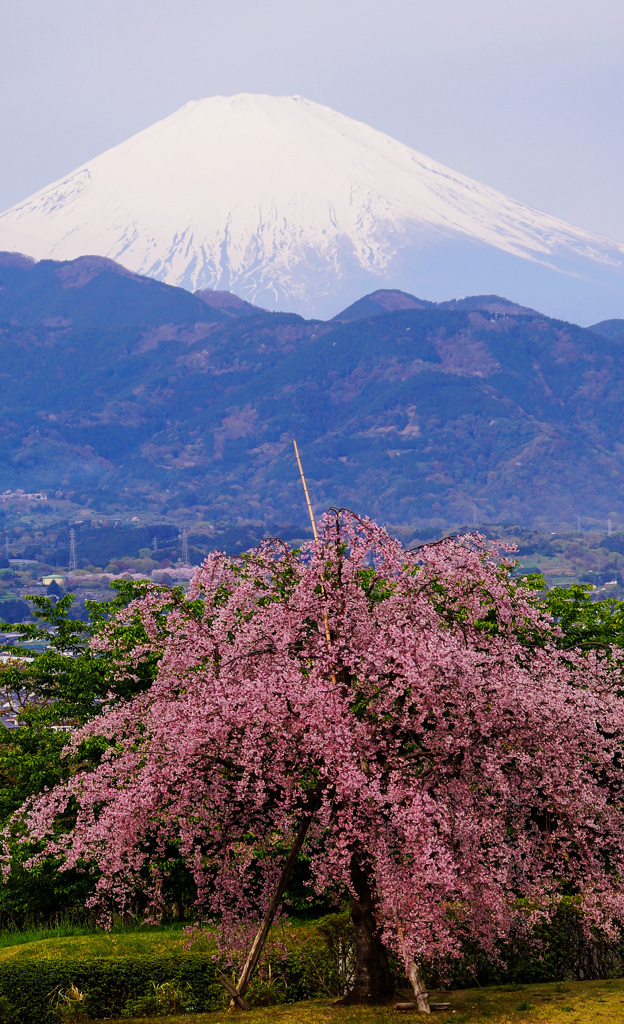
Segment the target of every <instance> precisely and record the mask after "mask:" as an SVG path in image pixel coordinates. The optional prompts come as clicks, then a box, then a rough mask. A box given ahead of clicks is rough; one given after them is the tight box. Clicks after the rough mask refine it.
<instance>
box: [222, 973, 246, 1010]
mask: <svg viewBox="0 0 624 1024" xmlns="http://www.w3.org/2000/svg"><path fill="white" fill-rule="evenodd" d="M219 981H220V982H221V984H222V985H223V987H224V988H226V989H227V990H228V992H229V993H230V995H231V996H232V1002H233V1003H236V1005H237V1006H239V1007H240V1009H241V1010H249V1009H250V1007H249V1003H247V1002H245V1000H244V999H243V997H242V995H241V994H240V992H237V991H236V989H235V988H234V986H233V984H232V982H231V981H230V979H229V978H226V976H225V974H220V975H219Z"/></svg>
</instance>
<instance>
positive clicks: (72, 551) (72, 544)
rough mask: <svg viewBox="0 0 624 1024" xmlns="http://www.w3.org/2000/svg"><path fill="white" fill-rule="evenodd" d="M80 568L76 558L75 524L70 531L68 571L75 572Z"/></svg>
mask: <svg viewBox="0 0 624 1024" xmlns="http://www.w3.org/2000/svg"><path fill="white" fill-rule="evenodd" d="M77 568H78V560H77V558H76V531H75V530H74V528H73V526H72V528H71V530H70V531H69V565H68V567H67V571H68V572H74V570H75V569H77Z"/></svg>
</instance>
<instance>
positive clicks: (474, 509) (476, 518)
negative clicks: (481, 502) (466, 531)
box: [472, 502, 479, 528]
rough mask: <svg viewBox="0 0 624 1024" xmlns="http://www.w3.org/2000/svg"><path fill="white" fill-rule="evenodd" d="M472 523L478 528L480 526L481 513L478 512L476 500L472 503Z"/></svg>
mask: <svg viewBox="0 0 624 1024" xmlns="http://www.w3.org/2000/svg"><path fill="white" fill-rule="evenodd" d="M472 525H473V526H474V527H477V528H478V526H479V514H478V512H477V504H476V502H473V503H472Z"/></svg>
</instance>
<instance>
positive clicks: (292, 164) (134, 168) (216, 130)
mask: <svg viewBox="0 0 624 1024" xmlns="http://www.w3.org/2000/svg"><path fill="white" fill-rule="evenodd" d="M0 249H6V250H10V251H19V252H24V253H27V254H28V255H30V256H33V257H35V258H37V259H42V258H53V259H73V258H75V257H77V256H79V255H83V254H87V253H88V254H98V255H102V256H108V257H110V258H112V259H114V260H117V261H119V262H120V263H122V264H123V265H124V266H126V267H127V268H128V269H130V270H133V271H136V272H139V273H142V274H147V275H150V276H153V277H156V278H159V279H160V280H163V281H166V282H168V283H170V284H177V285H181V286H183V287H185V288H188V289H191V290H196V289H200V288H201V289H205V288H219V289H228V290H232V291H234V292H237V293H238V294H240V295H241V296H243V297H244V298H246V299H249V300H253V301H255V302H258V303H260V304H261V305H265V306H275V305H280V306H282V307H286V308H290V309H297V310H299V311H301V312H306V313H315V314H316V315H323V314H326V313H329V312H335V311H336V309H338V308H340V306H341V304H342V305H344V303H345V301H349V300H350V299H352V298H354V297H356V296H357V295H358V294H361V293H362V291H363V290H370V289H371V286H372V287H375V286H380V285H381V286H383V287H399V288H406V289H407V290H410V291H417V293H418V294H423V295H426V296H427V297H428V298H432V299H435V298H441V297H442V296H448V294H449V292H453V291H454V292H455V293H456V294H462V293H465V292H470V291H472V292H474V291H487V292H493V291H496V292H503V293H504V292H507V293H508V294H510V295H513V297H514V298H517V299H519V300H520V301H523V302H527V303H529V304H531V305H537V306H539V307H540V308H545V309H547V310H548V311H552V312H559V310H558V309H557V308H553V307H554V306H555V307H556V306H557V303H559V305H560V306H562V308H561V314H562V315H563V313H564V312H568V313H569V315H574V312H575V310H574V308H572V309H569V308H568V307H567V306H566V305H565V304H566V303H568V304H569V302H572V303H574V301H576V302H577V305H578V301H579V297H580V301H581V303H582V302H585V304H586V305H587V306H588V308H587V313H586V315H587V316H588V317H592V316H594V306H592V303H594V305H595V303H596V302H598V301H601V302H602V305H600V308H599V309H596V315H599V316H601V317H602V318H604V316H606V315H611V314H613V315H616V314H617V313H619V314H620V315H621V312H622V309H623V308H624V246H623V245H620V244H618V243H615V242H610V241H609V240H607V239H604V238H602V237H600V236H596V235H592V234H590V233H589V232H586V231H583V230H581V229H580V228H575V227H572V226H571V225H568V224H566V223H564V222H563V221H561V220H558V219H557V218H555V217H551V216H549V215H547V214H543V213H539V212H537V211H535V210H532V209H530V208H528V207H526V206H524V205H522V204H521V203H519V202H516V201H514V200H513V199H509V198H507V197H506V196H504V195H502V194H501V193H500V192H497V191H496V190H495V189H492V188H489V187H488V186H486V185H482V184H479V183H478V182H476V181H473V180H471V179H470V178H467V177H465V176H464V175H461V174H458V173H456V172H454V171H451V170H449V169H448V168H447V167H444V166H443V165H442V164H440V163H438V162H436V161H435V160H432V159H431V158H429V157H427V156H424V155H423V154H421V153H419V152H417V151H415V150H413V149H410V148H409V147H408V146H405V145H403V144H402V143H400V142H397V141H396V140H394V139H392V138H390V137H389V136H387V135H384V134H383V133H381V132H379V131H377V130H375V129H374V128H371V127H369V126H368V125H366V124H363V123H361V122H359V121H354V120H352V119H351V118H349V117H346V116H344V115H343V114H340V113H337V112H336V111H335V110H332V109H330V108H329V107H325V106H321V105H320V104H318V103H313V102H311V101H310V100H306V99H304V98H302V97H300V96H291V97H275V96H266V95H251V94H246V93H244V94H241V95H238V96H232V97H224V96H214V97H211V98H209V99H204V100H198V101H192V102H190V103H187V104H186V105H185V106H183V107H182V108H181V109H180V110H178V111H176V112H175V113H174V114H172V115H171V116H170V117H167V118H165V119H164V120H162V121H159V122H157V123H156V124H154V125H152V126H151V127H149V128H146V129H145V130H144V131H142V132H139V134H137V135H135V136H133V137H132V138H130V139H128V140H127V141H126V142H123V143H121V144H120V145H118V146H115V147H114V148H113V149H110V150H108V151H107V152H105V153H103V154H101V155H100V156H98V157H96V158H95V159H93V160H90V161H88V162H87V163H85V164H83V165H82V166H81V167H78V168H77V169H76V170H75V171H73V172H72V173H71V174H68V175H67V176H66V177H65V178H63V179H62V180H60V181H57V182H54V183H53V184H52V185H49V186H48V187H47V188H44V189H42V190H41V191H39V192H37V193H36V194H35V195H33V196H31V197H29V198H28V199H26V200H25V201H24V202H22V203H19V204H18V205H17V206H14V207H12V208H11V209H10V210H7V211H6V212H5V213H4V214H2V215H0ZM547 295H550V297H551V302H550V306H549V304H548V301H547V300H546V301H545V297H546V296H547ZM583 295H586V298H585V299H584V298H583ZM609 295H611V298H610V299H609V298H608V296H609ZM599 297H602V298H600V299H599ZM609 302H611V305H609V304H608V303H609ZM605 303H606V305H605ZM562 304H563V305H562ZM577 315H580V316H582V315H583V314H582V313H579V314H577Z"/></svg>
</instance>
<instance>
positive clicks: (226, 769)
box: [22, 511, 624, 961]
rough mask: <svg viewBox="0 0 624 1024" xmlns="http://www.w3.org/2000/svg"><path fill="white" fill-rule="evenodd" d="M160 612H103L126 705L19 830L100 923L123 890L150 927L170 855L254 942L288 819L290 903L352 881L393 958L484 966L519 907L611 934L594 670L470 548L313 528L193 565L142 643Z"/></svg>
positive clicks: (618, 903)
mask: <svg viewBox="0 0 624 1024" xmlns="http://www.w3.org/2000/svg"><path fill="white" fill-rule="evenodd" d="M165 603H166V598H165V597H164V596H163V593H162V592H161V591H154V592H148V593H147V595H146V596H145V597H144V598H142V599H140V600H139V601H138V602H136V603H135V604H134V605H133V606H132V607H131V608H129V609H128V610H127V611H126V612H125V614H126V615H127V616H136V615H138V616H140V618H141V620H142V622H143V625H144V627H145V630H146V633H147V636H148V642H147V644H145V645H144V646H143V647H142V648H140V649H137V650H134V651H129V652H127V653H126V654H125V655H124V657H123V658H122V659H121V661H120V672H124V671H127V672H131V671H133V670H134V668H135V667H136V663H137V661H139V660H140V659H141V658H142V657H144V656H146V654H148V653H149V654H153V652H154V650H156V649H158V650H160V651H161V657H160V662H159V669H158V673H157V677H156V679H155V682H154V683H153V685H152V686H151V688H150V689H149V690H148V691H147V692H145V693H142V694H140V695H138V696H136V697H134V698H133V699H132V700H129V701H128V702H126V703H124V704H116V705H114V706H111V707H110V708H109V709H108V710H106V709H105V710H104V712H103V713H102V714H101V715H100V716H98V717H97V718H96V719H94V720H93V721H92V722H91V723H89V724H88V725H87V726H86V727H84V728H83V729H82V730H81V731H80V732H79V733H77V734H76V735H75V736H74V738H73V741H72V743H73V746H74V747H77V746H78V745H79V743H80V742H81V740H82V739H83V738H84V737H86V736H90V735H94V734H97V735H102V736H105V737H107V738H108V739H109V740H110V741H111V746H110V748H109V750H108V752H107V754H106V756H105V757H104V759H103V760H102V763H101V764H100V765H99V766H98V767H97V768H96V769H95V770H93V771H91V772H90V773H85V774H78V775H76V776H75V777H73V778H72V779H71V780H70V781H69V782H68V783H66V784H64V785H63V786H59V787H57V788H56V789H54V790H52V791H51V792H48V793H45V794H43V795H42V796H40V797H38V798H36V799H34V800H32V801H31V802H30V803H29V805H28V806H26V807H25V808H24V809H23V811H22V820H23V821H25V823H26V826H27V830H28V836H29V839H30V840H33V839H34V840H43V841H45V844H46V845H45V852H47V853H55V854H56V855H58V856H59V857H61V859H62V864H63V866H64V867H72V866H80V865H84V864H85V863H86V864H89V863H96V864H97V865H98V867H99V870H100V871H101V877H100V880H99V881H98V883H97V888H96V893H95V896H94V897H93V901H92V902H93V903H94V904H97V905H98V906H99V907H100V908H102V910H103V911H104V913H107V912H110V910H111V909H112V908H122V909H123V908H127V907H129V906H132V905H133V899H134V893H135V891H136V890H137V888H138V889H141V890H143V891H144V892H145V893H147V894H148V896H149V904H150V908H151V912H155V913H158V911H159V908H161V907H162V906H163V905H164V902H165V900H166V885H167V864H168V857H169V856H170V853H171V849H172V848H173V849H175V851H176V856H178V857H181V858H182V859H183V861H184V862H185V863H186V865H187V866H188V868H189V870H190V871H191V872H192V875H193V878H194V882H195V885H196V892H197V904H196V907H197V913H198V915H200V916H201V915H212V914H219V915H224V917H225V918H235V917H243V918H244V917H249V916H255V915H257V913H258V911H259V910H262V908H263V907H264V906H265V905H266V903H267V902H268V899H269V897H270V894H271V892H272V888H273V887H274V885H275V881H276V878H277V875H278V874H279V870H280V865H281V863H282V862H283V859H284V857H285V851H287V849H288V847H289V845H290V843H291V842H292V838H293V836H294V834H295V832H296V831H297V828H298V826H299V824H300V822H301V820H302V818H303V817H304V816H305V815H311V817H312V824H311V825H310V828H309V831H308V833H307V837H306V846H305V849H306V852H307V854H308V856H309V857H310V863H311V870H312V879H313V886H314V888H315V890H316V891H317V892H327V891H334V892H337V893H344V892H345V891H346V890H351V891H352V892H353V891H354V878H355V877H356V875H355V873H356V872H359V873H360V875H361V874H362V872H363V873H364V875H365V876H366V878H367V879H368V884H369V886H370V892H371V893H372V899H373V903H374V914H375V920H376V922H377V925H378V926H379V928H380V929H381V931H382V934H383V939H384V942H385V943H386V945H387V946H389V947H391V948H394V949H396V950H398V951H399V953H400V954H401V955H404V956H405V957H406V958H411V957H413V958H415V959H416V960H417V961H419V960H421V959H422V958H423V957H427V958H431V957H448V956H452V955H455V954H457V952H458V950H459V944H460V941H461V938H462V936H465V935H469V936H471V937H472V938H473V939H474V940H476V941H477V942H478V943H479V944H480V945H481V946H482V947H483V948H485V949H490V950H491V949H493V947H494V945H495V943H496V942H497V940H498V939H500V938H501V937H504V936H505V935H507V934H508V932H509V929H510V927H511V925H512V922H513V920H514V915H517V911H516V910H514V908H515V907H517V905H518V900H519V899H521V898H524V901H525V902H524V906H525V910H524V911H523V913H525V914H526V907H527V906H528V907H529V908H532V910H533V912H534V914H536V915H537V914H541V913H546V912H550V911H552V909H553V907H554V906H555V905H556V898H557V896H558V894H560V893H561V892H562V891H564V889H565V890H566V891H568V892H578V893H580V894H581V895H582V899H583V904H584V908H585V911H586V915H587V917H586V919H587V921H588V923H589V924H595V925H597V926H600V927H602V928H605V929H606V930H607V932H610V931H611V932H612V930H613V928H614V927H615V924H616V923H617V922H618V921H620V920H621V919H622V918H623V917H624V898H623V894H622V881H621V880H622V877H623V870H624V864H623V857H624V854H623V844H622V838H621V837H622V834H623V833H624V813H623V808H622V783H623V771H622V767H621V741H622V733H623V730H624V705H623V703H622V701H621V700H620V699H618V698H617V696H615V694H614V690H615V685H614V680H613V678H612V676H611V671H612V670H611V669H610V668H609V662H608V661H607V660H606V659H601V658H600V657H599V656H597V655H596V654H595V653H589V654H585V655H583V656H577V655H575V654H573V653H571V652H569V651H568V652H565V653H562V652H561V651H559V650H558V649H557V647H556V643H555V627H554V626H553V624H552V623H551V622H550V620H549V619H548V618H547V616H545V615H544V614H543V612H542V611H540V609H539V608H538V607H537V606H536V605H535V604H534V603H531V600H530V595H528V594H527V592H526V591H525V590H524V589H522V588H521V587H519V586H517V585H515V584H514V582H513V581H512V580H511V579H510V576H509V571H508V568H507V567H505V566H504V565H503V566H501V565H500V564H499V561H498V559H497V556H496V552H491V551H489V550H488V549H487V546H486V545H485V543H484V541H483V539H482V538H479V537H473V538H462V539H459V540H446V541H444V542H441V543H439V544H437V545H432V546H430V547H426V548H424V549H421V550H419V551H415V552H409V551H406V550H405V549H404V548H403V547H402V546H401V545H400V544H399V543H398V542H397V541H395V540H393V539H391V538H390V537H389V536H388V535H387V534H386V533H385V531H384V530H383V529H381V528H380V527H378V526H377V525H376V524H374V523H373V522H371V521H370V520H367V519H360V518H358V517H357V516H354V515H353V514H351V513H347V512H344V511H341V512H331V513H327V514H326V515H325V516H324V517H323V519H322V521H321V524H320V535H319V541H318V544H315V543H310V544H307V545H305V546H304V547H303V548H302V550H301V551H300V552H296V551H292V550H290V549H289V548H287V547H286V546H285V545H282V544H280V543H279V542H267V543H265V544H263V545H261V546H260V547H259V548H258V549H257V550H256V551H254V552H251V553H249V554H248V555H247V556H242V557H241V558H236V559H232V558H229V557H226V556H225V555H224V554H222V553H216V554H213V555H211V556H210V557H209V558H208V559H207V560H206V562H205V563H204V564H203V566H202V567H201V568H200V569H199V570H198V572H197V574H196V576H195V578H194V580H193V582H192V586H191V593H190V600H189V601H188V602H187V603H182V604H180V606H179V607H177V608H174V610H173V611H171V612H170V613H169V615H168V619H167V627H166V630H164V631H163V629H162V623H161V624H160V625H159V621H160V619H161V611H162V607H163V605H164V604H165ZM325 614H327V617H328V622H329V628H330V637H331V642H330V645H329V646H328V644H327V640H326V636H325V629H324V615H325ZM99 643H100V645H104V646H105V645H106V643H107V639H106V636H105V635H104V636H103V637H102V638H100V640H99ZM70 802H72V803H73V805H74V806H75V808H76V812H75V824H74V825H73V827H72V828H71V830H70V831H68V832H66V833H62V834H60V835H59V834H58V829H56V832H55V822H56V821H57V820H58V818H59V816H60V815H62V814H63V813H64V812H65V811H66V808H67V807H68V805H69V804H70ZM259 869H260V870H259ZM529 918H531V915H530V914H529ZM400 940H401V941H400Z"/></svg>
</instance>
